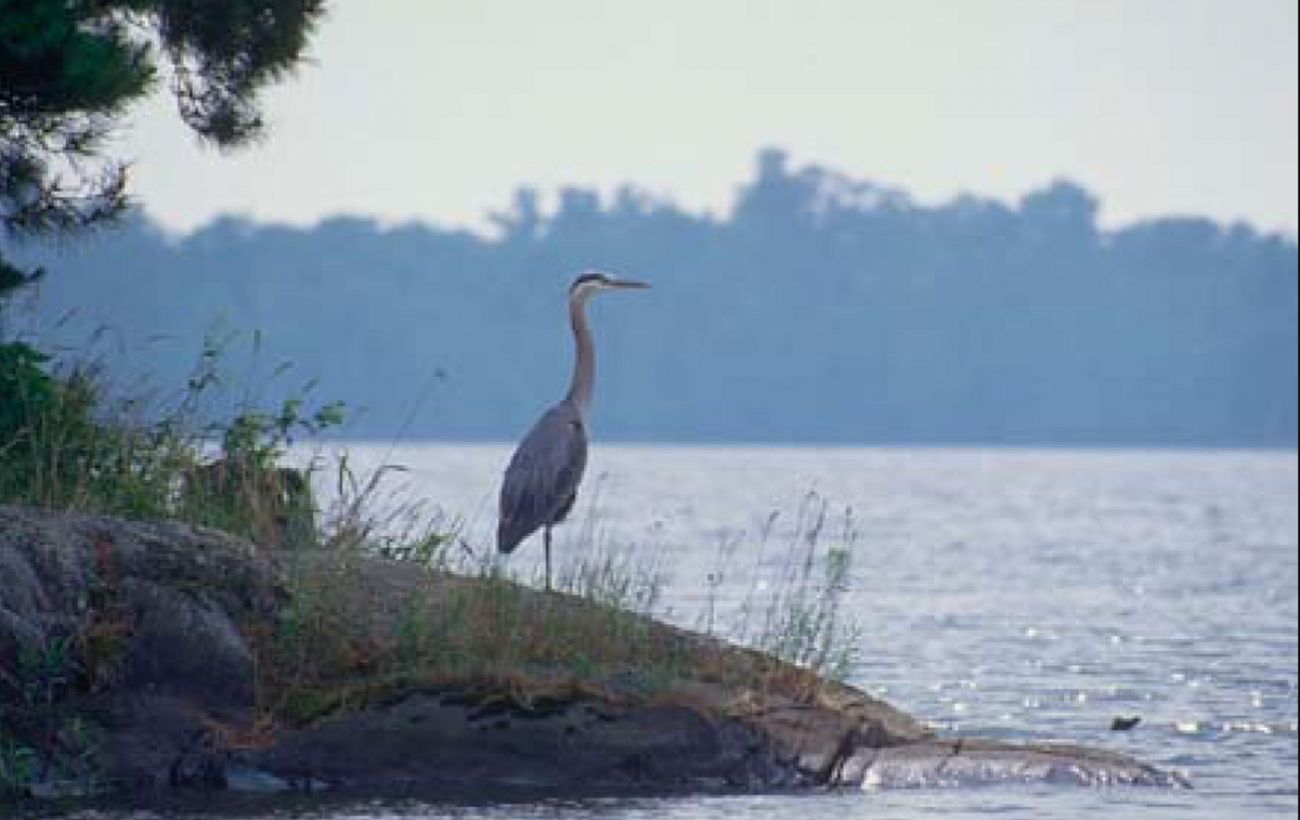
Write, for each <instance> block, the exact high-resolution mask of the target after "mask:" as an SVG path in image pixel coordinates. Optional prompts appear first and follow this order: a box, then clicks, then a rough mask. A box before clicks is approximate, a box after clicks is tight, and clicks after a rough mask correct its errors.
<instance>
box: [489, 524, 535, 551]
mask: <svg viewBox="0 0 1300 820" xmlns="http://www.w3.org/2000/svg"><path fill="white" fill-rule="evenodd" d="M534 529H536V527H533V528H532V529H528V528H526V527H521V526H519V524H518V522H514V521H511V520H510V519H508V518H503V519H501V522H500V523H499V524H497V552H500V553H503V554H505V555H509V554H510V553H512V552H514V551H515V548H516V547H518V546H519V545H520V543H522V542H523V540H524V539H525V538H527V537H528V536H529V535H531V534H532V532H533V530H534Z"/></svg>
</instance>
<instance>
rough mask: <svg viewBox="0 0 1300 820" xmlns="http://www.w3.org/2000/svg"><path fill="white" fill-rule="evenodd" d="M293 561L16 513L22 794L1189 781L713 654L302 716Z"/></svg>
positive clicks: (13, 631)
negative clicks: (292, 708)
mask: <svg viewBox="0 0 1300 820" xmlns="http://www.w3.org/2000/svg"><path fill="white" fill-rule="evenodd" d="M318 558H319V557H318ZM300 560H302V556H301V555H293V554H289V553H276V552H271V551H266V550H262V549H259V548H257V547H254V546H253V545H251V544H248V543H247V542H244V541H241V540H239V539H236V538H233V537H230V536H228V535H225V534H223V533H219V532H215V531H210V530H203V529H198V528H193V527H189V526H185V525H181V524H176V523H159V524H142V523H138V522H126V521H122V520H119V519H115V518H111V517H104V516H91V515H72V514H61V513H52V512H47V511H40V510H32V509H27V508H19V507H11V506H10V507H6V506H0V670H2V671H3V674H2V675H0V698H2V700H0V703H2V705H3V707H4V711H3V713H0V715H2V720H3V724H0V730H2V731H3V735H4V737H5V741H6V743H8V744H11V745H14V746H15V747H17V746H22V747H24V748H26V749H28V750H29V752H30V754H31V756H32V758H31V759H33V760H34V761H35V763H36V765H35V766H34V767H33V770H32V777H31V779H30V782H28V783H27V784H26V785H25V789H26V791H27V792H29V793H30V794H34V795H35V794H68V793H86V792H104V791H116V792H127V793H137V794H139V793H146V792H151V791H158V790H168V789H177V788H184V789H224V790H230V791H244V792H257V793H276V792H281V791H285V792H287V791H319V790H350V791H357V792H390V791H402V792H420V793H424V794H432V795H436V794H439V793H446V794H453V793H455V794H466V793H470V794H472V793H475V792H481V793H483V794H499V793H503V792H505V791H509V790H517V791H520V792H531V793H553V794H588V795H590V794H617V793H627V792H637V793H668V792H674V793H676V792H683V791H762V790H778V789H781V790H784V789H797V788H810V787H826V786H832V787H842V788H863V789H868V790H870V789H885V788H916V787H948V786H964V785H972V784H986V783H998V782H1044V783H1060V784H1071V785H1137V786H1165V787H1168V786H1179V785H1184V784H1183V782H1182V781H1181V780H1180V779H1179V778H1178V777H1177V776H1175V775H1172V774H1169V773H1166V772H1162V771H1160V770H1157V769H1155V768H1152V767H1150V766H1147V765H1145V764H1143V763H1141V762H1139V761H1136V760H1133V759H1131V758H1128V757H1126V756H1123V755H1120V754H1115V753H1111V752H1105V751H1099V750H1094V749H1085V748H1080V747H1074V746H1051V745H1012V744H1006V743H996V742H992V741H983V740H977V739H951V738H937V737H935V736H934V735H933V734H932V733H931V732H930V731H929V730H928V729H926V728H925V727H924V726H923V725H922V724H921V723H920V722H918V721H916V720H914V719H913V718H911V717H909V716H908V715H906V714H904V713H902V712H899V711H898V710H896V709H894V708H892V707H890V706H889V705H888V704H885V703H883V702H881V701H878V700H876V699H874V698H871V697H870V696H868V695H866V694H864V693H862V692H859V691H857V690H854V689H852V688H851V687H846V686H841V685H837V684H831V683H820V684H818V685H816V686H813V687H808V686H806V683H807V681H806V680H805V681H804V684H801V685H800V686H799V687H796V688H795V689H793V690H789V691H783V690H782V689H781V687H779V686H778V687H770V686H768V687H762V688H759V687H751V686H746V685H745V684H744V682H743V677H744V676H743V675H741V676H740V678H741V680H740V682H738V681H737V680H731V681H726V680H723V679H722V678H720V677H719V676H718V675H716V674H714V672H711V671H708V670H706V669H705V668H704V666H703V665H701V667H700V669H698V670H694V669H692V668H691V667H690V666H689V665H688V666H687V667H686V668H685V669H682V670H679V672H678V676H677V678H676V679H674V680H671V681H660V682H659V683H658V684H657V685H656V686H654V687H649V688H647V687H639V686H637V685H628V684H627V683H626V681H625V680H623V678H626V677H627V676H628V675H629V674H630V675H631V676H633V677H635V673H636V670H631V671H630V672H629V670H622V672H620V675H621V677H618V678H617V679H616V678H615V677H614V676H611V677H610V678H609V679H608V680H600V679H599V678H596V679H593V680H588V681H585V682H584V683H583V685H574V684H572V683H571V682H560V683H557V682H556V681H555V680H549V681H545V682H544V683H543V684H540V685H535V686H534V685H532V684H531V683H529V682H527V681H521V680H519V679H514V680H512V681H511V682H510V683H508V684H505V683H499V684H496V685H492V684H484V683H479V684H476V685H474V686H470V685H468V684H451V683H448V682H446V681H435V680H430V679H418V678H413V679H409V680H400V681H399V680H391V679H384V680H371V679H364V677H363V678H362V679H360V680H351V681H349V686H350V687H351V688H349V689H346V690H343V691H341V692H340V693H333V696H332V698H331V699H327V700H323V701H322V702H321V703H318V704H312V706H313V708H312V709H310V710H308V709H306V708H305V707H304V706H303V705H302V704H299V709H298V711H297V712H296V713H295V715H294V717H293V718H292V719H289V718H287V717H286V716H285V714H284V713H283V708H282V707H283V706H284V704H283V703H280V702H277V700H276V697H275V694H274V693H273V692H271V691H270V690H269V689H268V685H267V682H266V681H265V680H263V679H261V678H259V661H260V659H259V655H258V653H259V645H258V643H257V641H256V638H257V637H258V636H261V637H262V638H263V639H265V638H266V636H267V635H270V634H272V632H273V631H274V629H275V628H276V624H277V623H280V622H281V619H282V617H283V615H284V612H285V609H286V607H289V606H290V604H291V601H292V598H291V593H290V585H289V581H288V579H289V577H290V568H291V567H292V566H294V562H296V561H300ZM349 571H350V572H354V573H357V577H359V578H364V579H365V582H366V583H367V584H369V585H371V586H374V587H376V593H375V594H377V595H379V596H381V597H382V596H388V597H396V596H397V595H398V592H399V590H400V591H401V594H407V593H408V592H409V591H410V590H411V589H417V588H418V589H423V590H425V591H427V592H428V593H429V594H435V595H436V594H437V589H439V588H440V587H439V584H452V583H455V584H460V585H465V584H469V585H473V584H474V583H475V582H474V581H472V580H464V579H462V580H456V581H454V582H453V581H451V580H449V579H442V580H439V581H437V582H434V583H425V581H424V580H421V579H426V580H427V576H426V575H425V574H424V570H422V569H420V568H418V567H416V566H413V565H400V564H393V563H391V562H378V561H370V560H363V559H356V563H355V564H354V565H351V566H350V567H349ZM471 591H472V589H471ZM516 594H519V595H525V596H540V595H541V593H536V592H532V591H528V590H516ZM567 605H571V606H574V607H582V606H587V604H584V603H583V602H580V601H577V600H574V601H572V602H571V604H567ZM643 626H644V627H645V628H646V629H648V630H649V633H650V636H651V639H653V640H662V641H676V642H679V643H681V644H682V645H684V646H690V647H694V650H697V651H699V652H700V653H708V657H709V658H710V659H711V664H712V666H713V667H714V668H715V669H716V668H726V669H732V670H736V669H741V670H743V669H745V668H748V666H752V665H756V664H767V665H768V667H769V668H770V667H771V661H770V659H766V658H763V657H762V656H760V655H758V654H757V653H754V652H751V651H748V650H743V649H737V648H733V647H726V646H723V645H720V644H717V643H716V642H713V641H710V640H708V639H705V638H702V637H700V636H694V635H691V634H690V633H686V632H683V631H682V630H679V629H676V628H674V627H670V626H666V625H661V624H648V623H647V624H643ZM382 644H383V642H382V641H381V640H379V639H378V638H377V639H376V646H377V647H379V646H382ZM306 650H307V651H311V650H312V648H311V647H306ZM702 656H703V655H702ZM364 660H365V659H364V658H363V659H359V660H358V661H357V668H358V669H359V670H362V672H358V675H361V674H363V672H364V670H365V669H366V666H365V664H364V663H363V661H364ZM787 671H788V672H789V673H790V677H792V678H797V677H798V674H797V670H787ZM534 672H535V670H531V671H530V673H529V674H532V673H534ZM520 676H521V677H522V676H523V672H522V671H521V673H520ZM804 677H805V678H806V676H804ZM69 727H74V728H75V729H76V731H72V730H71V729H69ZM69 760H72V761H75V762H76V764H77V765H76V766H72V765H70V764H68V761H69ZM78 767H79V768H78ZM70 773H71V774H70Z"/></svg>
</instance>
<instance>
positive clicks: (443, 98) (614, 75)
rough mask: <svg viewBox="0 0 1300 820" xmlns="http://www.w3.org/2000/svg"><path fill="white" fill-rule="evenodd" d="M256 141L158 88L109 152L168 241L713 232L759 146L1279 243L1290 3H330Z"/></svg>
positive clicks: (1289, 202)
mask: <svg viewBox="0 0 1300 820" xmlns="http://www.w3.org/2000/svg"><path fill="white" fill-rule="evenodd" d="M331 5H332V11H331V16H330V19H329V21H328V22H327V23H326V24H325V26H324V27H323V29H322V30H321V31H320V33H319V36H318V38H317V40H316V41H315V43H314V45H313V48H312V55H313V59H314V62H313V64H312V65H310V66H308V67H306V68H304V70H302V71H301V72H300V74H299V75H298V76H297V77H296V78H295V79H293V80H291V81H290V82H288V83H287V84H285V85H284V86H283V87H281V88H278V89H276V90H275V91H274V92H273V93H271V94H269V95H268V97H267V113H268V115H269V118H270V120H271V122H272V125H273V130H272V132H271V136H270V140H269V141H268V142H266V143H265V144H263V145H260V146H258V147H255V148H253V149H251V150H247V151H243V152H240V153H237V154H231V155H219V154H217V153H215V152H212V151H207V150H203V149H200V148H199V147H198V146H197V145H196V143H195V140H194V138H193V137H191V136H190V135H189V134H187V133H186V132H185V130H184V129H183V127H182V126H181V125H180V124H179V122H178V120H177V119H176V117H175V116H174V115H173V114H172V102H171V100H170V99H169V98H167V97H165V95H160V97H159V98H157V99H155V100H153V101H151V102H150V103H148V104H147V105H145V106H142V107H141V108H140V109H139V110H138V111H137V116H136V117H135V124H134V127H133V128H132V130H131V131H130V132H128V133H127V134H125V135H124V137H123V145H122V146H121V147H122V148H123V150H124V152H125V154H126V155H127V156H129V157H132V158H134V159H135V162H136V165H135V171H134V174H135V176H134V181H135V183H134V184H135V192H136V194H137V195H138V198H139V199H140V200H142V201H143V202H144V204H145V206H146V207H147V208H148V210H149V211H150V212H151V213H153V214H154V215H155V216H156V217H158V218H159V219H161V220H162V221H163V222H164V223H166V224H167V225H169V226H172V227H176V228H188V227H192V226H194V225H196V224H198V223H201V222H203V221H206V220H208V219H210V218H211V217H213V216H214V215H216V214H218V213H221V212H238V213H245V214H250V215H252V216H255V217H258V218H265V219H274V220H280V221H290V222H300V223H301V222H312V221H315V220H316V219H318V218H320V217H321V216H323V215H328V214H332V213H340V212H347V213H359V214H370V215H375V216H378V217H381V218H383V219H386V220H405V219H421V220H427V221H434V222H438V223H441V224H445V225H459V226H467V227H477V226H481V225H482V224H483V216H484V214H485V213H486V212H487V211H489V210H493V209H502V208H504V207H505V206H506V205H507V204H508V202H509V199H510V195H511V193H512V191H513V190H514V189H515V188H516V187H517V186H519V185H521V184H528V185H534V186H538V187H540V188H543V189H553V188H555V187H557V186H559V185H562V184H569V183H577V184H583V185H591V186H596V187H599V188H601V189H602V190H610V189H612V188H614V187H616V186H617V185H619V184H621V183H624V182H630V183H634V184H636V185H638V186H640V187H643V188H646V189H648V190H651V191H653V192H656V193H661V194H665V195H668V196H671V197H672V198H673V199H674V200H676V201H677V202H679V203H680V204H682V205H683V206H686V207H688V208H691V209H695V210H701V209H709V210H713V211H715V212H725V211H726V209H727V208H729V206H730V204H731V201H732V197H733V195H734V192H735V189H736V187H737V186H738V185H739V184H740V183H741V182H743V181H744V180H746V179H748V178H749V177H750V175H751V173H752V166H753V161H754V154H755V152H756V151H757V150H758V149H759V148H760V147H763V146H780V147H783V148H786V149H788V150H789V151H790V152H791V154H792V158H793V161H794V162H795V163H796V164H803V163H805V162H815V163H819V164H824V165H827V166H830V167H832V168H834V169H837V170H841V171H844V172H846V173H848V174H850V175H852V176H854V177H858V178H869V179H872V180H874V181H877V182H880V183H883V184H887V185H890V186H896V187H901V188H904V189H906V190H909V191H911V192H912V193H913V194H915V195H916V196H918V197H919V198H920V199H922V200H923V201H927V202H934V201H942V200H946V199H948V198H950V197H952V196H954V195H955V194H957V193H959V192H962V191H970V192H973V193H977V194H982V195H988V196H994V197H998V198H1002V199H1007V200H1014V199H1016V198H1017V197H1019V196H1020V195H1021V194H1023V193H1024V192H1025V191H1026V190H1028V189H1031V188H1033V187H1037V186H1040V185H1042V184H1044V183H1045V182H1047V181H1049V180H1051V179H1052V178H1054V177H1058V176H1068V177H1070V178H1073V179H1075V180H1077V181H1079V182H1081V183H1083V184H1084V185H1085V186H1087V187H1089V188H1090V189H1092V190H1093V191H1094V192H1095V193H1096V194H1098V195H1099V196H1100V197H1101V199H1102V203H1103V214H1102V218H1103V221H1104V222H1105V223H1106V224H1107V225H1112V226H1113V225H1117V224H1123V223H1126V222H1129V221H1132V220H1134V219H1138V218H1141V217H1144V216H1150V215H1157V214H1166V213H1179V214H1185V213H1198V214H1205V215H1209V216H1212V217H1215V218H1219V219H1224V220H1232V219H1239V218H1245V219H1248V220H1250V221H1252V222H1254V223H1255V224H1257V225H1258V226H1260V227H1262V228H1265V229H1284V230H1286V231H1288V232H1290V233H1292V234H1294V233H1295V231H1296V225H1297V204H1296V202H1297V178H1298V176H1300V170H1298V168H1297V160H1296V153H1297V142H1298V138H1297V68H1296V64H1297V34H1296V32H1297V10H1296V9H1297V4H1296V3H1295V0H963V1H958V0H929V2H923V1H919V0H910V1H909V0H888V1H886V0H781V2H764V1H763V0H656V1H655V2H632V0H624V2H615V0H605V2H600V1H599V0H548V2H534V1H533V0H511V1H507V0H475V2H465V0H456V2H449V1H448V0H333V2H332V3H331Z"/></svg>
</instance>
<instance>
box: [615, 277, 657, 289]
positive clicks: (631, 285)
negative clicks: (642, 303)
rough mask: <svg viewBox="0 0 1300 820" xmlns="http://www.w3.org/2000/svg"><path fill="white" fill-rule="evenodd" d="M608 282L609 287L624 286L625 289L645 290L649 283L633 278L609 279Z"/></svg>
mask: <svg viewBox="0 0 1300 820" xmlns="http://www.w3.org/2000/svg"><path fill="white" fill-rule="evenodd" d="M608 284H609V286H610V287H614V288H624V289H626V290H645V289H646V288H648V287H650V285H649V284H647V283H645V282H638V281H636V280H635V279H610V280H609V282H608Z"/></svg>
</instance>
